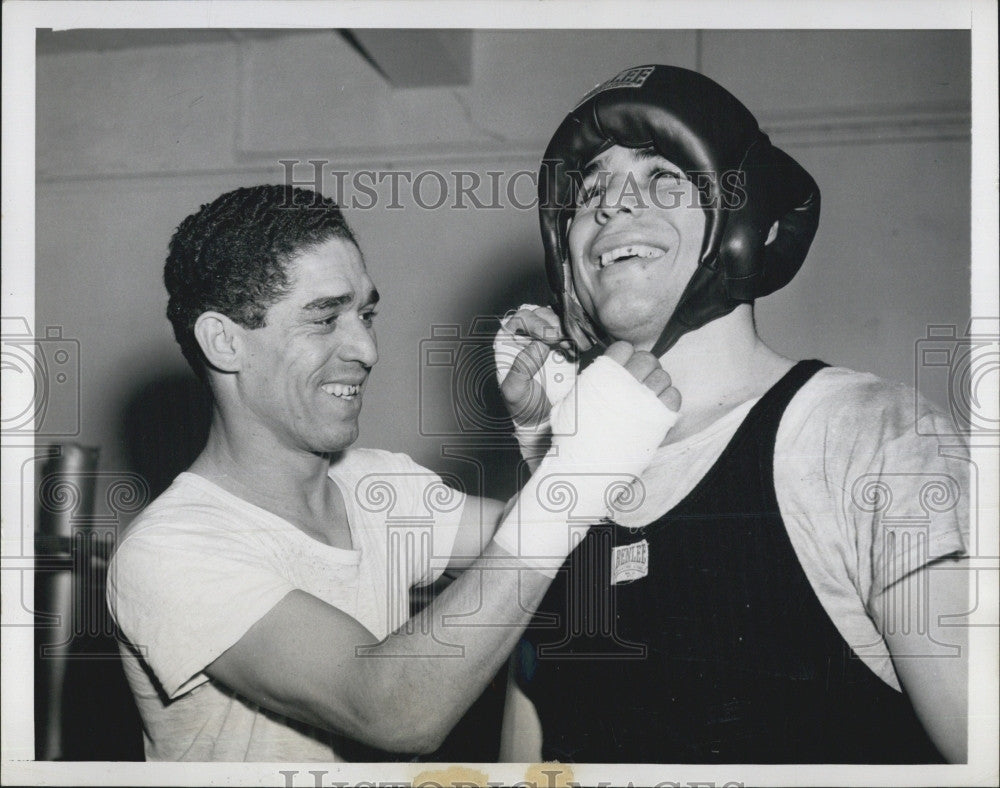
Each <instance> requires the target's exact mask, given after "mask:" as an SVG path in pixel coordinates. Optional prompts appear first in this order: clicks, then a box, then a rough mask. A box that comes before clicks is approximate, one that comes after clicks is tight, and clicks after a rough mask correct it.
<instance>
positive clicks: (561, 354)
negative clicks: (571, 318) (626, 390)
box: [493, 304, 577, 463]
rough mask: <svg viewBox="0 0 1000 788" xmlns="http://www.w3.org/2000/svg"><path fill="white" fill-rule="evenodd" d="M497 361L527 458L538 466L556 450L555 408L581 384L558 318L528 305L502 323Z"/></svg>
mask: <svg viewBox="0 0 1000 788" xmlns="http://www.w3.org/2000/svg"><path fill="white" fill-rule="evenodd" d="M493 355H494V360H495V363H496V368H497V380H498V382H499V384H500V393H501V394H502V395H503V398H504V402H505V403H506V405H507V411H508V412H509V413H510V416H511V419H512V421H513V423H514V436H515V437H516V438H517V442H518V445H519V446H520V447H521V455H522V456H523V457H524V458H525V459H526V460H528V462H529V463H535V462H536V461H537V460H538V459H540V458H541V457H542V456H544V455H545V453H546V452H547V451H548V449H549V446H550V438H551V429H550V424H549V412H550V410H551V407H552V405H553V404H554V403H556V402H559V401H560V400H561V399H563V398H564V397H565V396H567V395H568V394H569V393H570V392H572V390H573V386H574V384H575V383H576V376H577V364H576V361H575V358H574V354H573V346H572V343H571V342H570V341H569V340H568V339H567V338H566V336H565V334H564V333H563V331H562V327H561V325H560V323H559V318H558V317H556V314H555V312H553V311H552V310H551V309H549V308H548V307H540V306H535V305H533V304H522V305H521V307H520V308H519V309H518V310H517V311H515V312H512V313H510V314H508V315H507V316H506V317H505V318H504V319H503V321H502V322H501V323H500V330H499V331H497V335H496V338H495V339H494V340H493Z"/></svg>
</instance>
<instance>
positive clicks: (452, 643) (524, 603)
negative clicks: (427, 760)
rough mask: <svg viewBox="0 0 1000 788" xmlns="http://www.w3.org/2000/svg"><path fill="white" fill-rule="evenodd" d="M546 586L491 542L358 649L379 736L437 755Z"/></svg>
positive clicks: (544, 577) (539, 576)
mask: <svg viewBox="0 0 1000 788" xmlns="http://www.w3.org/2000/svg"><path fill="white" fill-rule="evenodd" d="M550 582H551V580H550V578H549V577H548V576H547V575H545V574H543V573H542V572H539V571H536V570H533V569H530V568H527V567H525V566H523V565H521V564H519V563H518V561H517V559H515V558H513V557H511V556H509V555H508V554H507V553H506V552H504V551H503V550H502V549H501V548H499V547H497V546H496V545H494V544H490V545H489V546H488V547H487V548H486V550H485V551H484V553H483V555H482V556H481V557H480V558H479V559H478V560H477V561H476V562H475V563H474V564H473V565H472V566H471V567H470V568H469V569H467V570H466V571H465V572H464V573H463V574H462V575H461V577H459V578H458V579H457V580H456V581H455V582H453V583H452V584H451V585H450V586H449V587H448V588H447V589H445V590H444V591H443V592H442V593H441V595H440V596H438V597H437V598H436V599H435V600H434V601H433V602H432V603H431V604H430V605H428V606H427V607H426V608H425V609H424V610H423V611H421V612H420V613H419V614H418V615H417V616H415V617H414V618H413V619H411V620H410V621H409V622H408V623H407V625H406V626H404V627H402V628H401V629H400V630H398V631H396V632H394V633H393V634H391V635H390V636H389V637H388V638H386V639H385V640H383V641H382V642H380V643H378V644H377V645H375V646H372V647H370V648H367V649H360V650H359V653H358V656H357V657H356V661H357V663H358V664H357V666H358V669H359V671H360V673H359V675H360V676H362V677H363V678H362V679H361V683H362V684H363V685H365V686H366V687H367V693H368V697H369V698H370V699H371V701H372V702H373V703H374V704H375V705H376V707H377V708H379V709H383V710H384V712H385V713H382V714H379V715H378V719H377V720H373V723H374V724H376V725H379V726H384V727H385V728H386V730H385V732H384V737H385V738H388V739H390V740H391V739H392V737H393V736H394V735H395V734H396V733H397V732H398V731H409V732H411V733H412V735H413V736H414V738H415V741H414V742H413V743H411V745H410V747H407V748H406V749H410V748H413V749H417V750H420V751H429V750H433V749H435V748H436V747H437V746H438V745H439V744H440V741H441V740H442V739H443V738H444V737H445V735H447V733H448V731H450V730H451V728H452V727H453V726H454V725H455V723H456V722H457V721H458V720H459V719H460V718H461V716H462V714H463V713H464V712H465V710H466V709H467V708H468V707H469V706H470V705H471V704H472V702H473V701H474V700H475V699H476V698H477V697H478V696H479V694H480V693H481V692H482V691H483V689H484V688H485V686H486V684H487V682H489V680H490V679H491V678H492V677H493V676H494V675H495V674H496V672H497V671H498V670H499V669H500V667H501V666H502V665H503V664H504V662H505V661H506V660H507V657H508V656H509V654H510V652H511V651H512V650H513V648H514V646H515V645H516V643H517V641H518V638H519V637H520V635H521V633H522V632H523V631H524V628H525V627H526V626H527V624H528V622H529V621H530V620H531V616H532V611H533V610H534V609H535V608H536V607H537V606H538V605H539V603H540V602H541V600H542V597H543V596H544V595H545V592H546V590H547V589H548V587H549V584H550ZM473 614H474V615H475V621H474V622H471V621H469V620H468V617H470V616H471V615H473ZM429 655H431V656H429ZM373 688H374V692H375V697H374V698H372V696H371V693H372V692H373ZM373 733H374V734H376V736H377V738H380V739H381V738H383V734H382V733H381V732H378V731H373Z"/></svg>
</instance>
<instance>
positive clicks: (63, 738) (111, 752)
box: [34, 443, 145, 761]
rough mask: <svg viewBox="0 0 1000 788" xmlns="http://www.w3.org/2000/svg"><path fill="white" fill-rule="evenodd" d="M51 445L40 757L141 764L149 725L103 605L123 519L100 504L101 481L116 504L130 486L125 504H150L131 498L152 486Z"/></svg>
mask: <svg viewBox="0 0 1000 788" xmlns="http://www.w3.org/2000/svg"><path fill="white" fill-rule="evenodd" d="M48 451H49V458H48V460H47V461H46V462H45V463H44V464H43V465H42V466H41V468H40V469H39V473H38V476H37V478H36V485H35V489H36V491H37V493H36V515H37V516H36V520H35V523H36V525H35V556H36V558H35V583H34V586H35V605H34V620H35V630H34V645H35V648H34V670H35V684H34V689H35V758H36V759H37V760H63V761H123V760H142V758H143V752H142V738H141V731H142V726H141V723H140V721H139V715H138V712H137V711H136V708H135V705H134V703H133V701H132V695H131V693H130V691H129V688H128V685H127V682H126V681H125V675H124V673H123V672H122V667H121V660H120V657H119V656H118V645H117V642H116V640H115V637H114V629H113V626H112V623H111V618H110V615H109V614H108V611H107V608H106V606H105V604H104V591H105V586H106V574H107V559H108V556H109V555H110V553H111V550H112V548H113V547H114V541H115V536H116V528H115V524H116V521H117V516H111V517H109V516H106V515H105V516H103V517H102V516H100V515H98V514H97V513H96V505H95V504H96V495H97V490H98V486H99V485H98V482H99V481H102V482H108V484H107V485H105V484H101V485H100V486H101V487H102V488H103V489H102V492H104V491H106V492H107V494H108V496H109V502H110V503H114V502H115V501H118V500H120V496H121V495H122V492H123V490H124V495H125V499H124V501H125V503H126V504H128V503H129V502H132V503H139V504H141V503H142V501H140V500H139V499H135V498H133V497H132V496H133V495H134V494H135V493H136V491H137V490H141V489H144V487H145V485H144V483H143V484H140V485H139V486H138V487H136V486H135V479H131V478H129V477H128V476H127V475H126V476H120V477H114V476H110V475H109V476H103V477H102V475H101V474H100V473H99V472H98V471H97V462H98V455H99V451H98V449H96V448H91V447H85V446H80V445H78V444H75V443H69V444H63V445H57V446H51V447H49V450H48ZM140 481H141V480H140ZM123 482H124V484H123Z"/></svg>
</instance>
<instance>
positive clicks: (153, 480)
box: [122, 372, 212, 500]
mask: <svg viewBox="0 0 1000 788" xmlns="http://www.w3.org/2000/svg"><path fill="white" fill-rule="evenodd" d="M122 416H123V423H122V436H123V439H124V443H125V452H126V456H127V459H128V464H129V468H130V470H132V471H134V472H136V473H138V474H140V475H141V476H143V478H145V479H146V481H147V482H148V484H149V491H150V500H152V499H153V498H155V497H156V496H158V495H159V494H160V493H162V492H163V491H164V490H166V489H167V487H169V486H170V483H171V482H172V481H173V480H174V477H176V476H177V474H179V473H180V472H181V471H183V470H186V469H187V468H188V467H189V466H190V465H191V463H193V462H194V461H195V459H196V458H197V457H198V454H199V453H200V452H201V450H202V448H204V446H205V441H206V439H207V438H208V427H209V424H210V422H211V416H212V400H211V397H210V395H209V392H208V390H207V388H206V387H205V386H204V385H203V384H202V383H201V381H199V380H198V379H197V378H196V377H195V376H194V373H191V372H171V373H166V374H162V375H160V376H158V377H155V378H152V379H150V380H147V381H146V382H145V383H143V384H142V385H140V386H139V387H137V388H136V389H135V391H134V392H133V393H132V395H131V396H129V397H128V399H127V401H126V404H125V407H124V408H123V410H122Z"/></svg>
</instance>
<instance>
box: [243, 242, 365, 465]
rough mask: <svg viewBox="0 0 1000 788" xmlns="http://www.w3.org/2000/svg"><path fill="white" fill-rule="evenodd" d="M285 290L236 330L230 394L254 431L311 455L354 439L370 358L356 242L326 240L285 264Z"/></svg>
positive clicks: (362, 274)
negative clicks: (239, 345) (240, 346)
mask: <svg viewBox="0 0 1000 788" xmlns="http://www.w3.org/2000/svg"><path fill="white" fill-rule="evenodd" d="M287 270H288V275H289V278H290V280H291V282H292V286H291V287H290V289H289V291H288V293H287V294H286V295H285V296H283V297H282V298H280V299H279V300H278V301H276V302H275V303H274V304H272V305H271V306H270V307H269V308H268V310H267V315H266V317H265V321H264V325H263V326H262V327H260V328H256V329H246V330H244V332H243V337H244V348H245V349H244V352H243V357H242V363H241V366H240V370H239V375H238V397H239V402H240V404H241V406H242V409H243V411H244V414H245V415H246V416H247V417H248V418H249V419H250V420H251V421H252V423H253V427H254V429H255V431H256V432H257V434H258V435H259V436H260V437H261V438H262V439H264V440H275V441H277V442H278V445H280V446H284V447H287V448H292V449H296V450H304V451H308V452H311V453H314V454H315V453H329V452H333V451H338V450H340V449H344V448H346V447H347V446H349V445H350V444H351V443H353V442H354V441H355V440H356V439H357V437H358V415H359V413H360V412H361V400H362V394H363V392H364V387H365V382H366V380H367V378H368V373H369V371H370V370H371V368H372V366H373V365H374V364H375V362H376V361H377V360H378V350H377V347H376V343H375V329H374V326H373V319H374V316H375V303H376V302H377V301H378V293H377V292H376V290H375V287H374V285H373V284H372V281H371V279H369V277H368V273H367V271H366V270H365V264H364V261H363V260H362V257H361V253H360V252H359V251H358V248H357V246H355V245H354V244H353V243H351V242H350V241H347V240H343V239H340V238H334V239H331V240H328V241H326V242H324V243H322V244H319V245H318V246H315V247H312V248H310V249H308V250H307V251H305V252H303V253H301V254H298V255H296V256H294V257H293V258H292V259H291V260H290V261H289V263H288V268H287Z"/></svg>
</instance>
